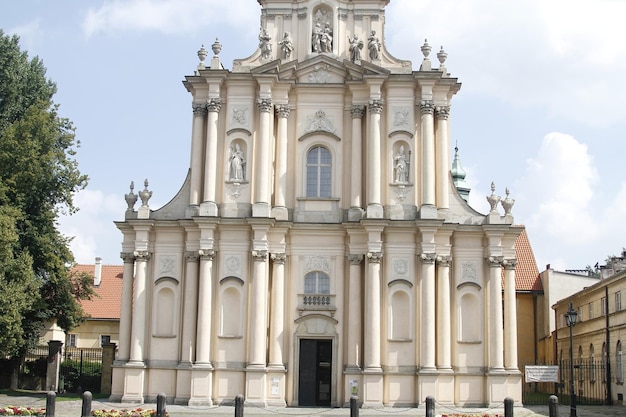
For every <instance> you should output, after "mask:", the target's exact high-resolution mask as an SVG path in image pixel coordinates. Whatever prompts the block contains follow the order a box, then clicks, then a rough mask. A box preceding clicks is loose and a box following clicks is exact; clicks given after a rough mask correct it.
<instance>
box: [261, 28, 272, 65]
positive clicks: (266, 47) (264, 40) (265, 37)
mask: <svg viewBox="0 0 626 417" xmlns="http://www.w3.org/2000/svg"><path fill="white" fill-rule="evenodd" d="M271 40H272V38H271V37H270V35H269V34H268V33H267V30H265V29H263V28H261V33H259V49H261V58H263V59H268V58H269V57H270V56H271V55H272V44H271V43H270V41H271Z"/></svg>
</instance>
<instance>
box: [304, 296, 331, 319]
mask: <svg viewBox="0 0 626 417" xmlns="http://www.w3.org/2000/svg"><path fill="white" fill-rule="evenodd" d="M298 299H299V303H298V311H299V312H300V315H302V313H303V312H304V311H327V312H329V313H330V315H331V316H334V315H335V311H336V310H337V307H335V295H334V294H299V295H298Z"/></svg>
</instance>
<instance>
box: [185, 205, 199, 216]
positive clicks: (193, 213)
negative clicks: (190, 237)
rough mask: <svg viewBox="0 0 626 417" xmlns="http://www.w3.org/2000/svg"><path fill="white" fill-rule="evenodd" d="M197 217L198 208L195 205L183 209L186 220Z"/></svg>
mask: <svg viewBox="0 0 626 417" xmlns="http://www.w3.org/2000/svg"><path fill="white" fill-rule="evenodd" d="M199 215H200V206H199V205H197V204H192V205H190V206H187V208H186V209H185V218H186V219H190V218H192V217H195V216H199Z"/></svg>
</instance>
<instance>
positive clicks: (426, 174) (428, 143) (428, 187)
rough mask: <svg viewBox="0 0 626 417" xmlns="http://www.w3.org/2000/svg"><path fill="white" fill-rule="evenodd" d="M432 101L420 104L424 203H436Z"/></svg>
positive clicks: (433, 107) (432, 204)
mask: <svg viewBox="0 0 626 417" xmlns="http://www.w3.org/2000/svg"><path fill="white" fill-rule="evenodd" d="M434 109H435V106H434V104H433V102H432V101H430V100H424V101H422V103H421V104H420V111H421V113H422V205H430V206H434V205H435V175H436V171H435V132H434V126H433V113H434Z"/></svg>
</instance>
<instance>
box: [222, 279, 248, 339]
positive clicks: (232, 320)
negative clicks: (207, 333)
mask: <svg viewBox="0 0 626 417" xmlns="http://www.w3.org/2000/svg"><path fill="white" fill-rule="evenodd" d="M219 299H220V306H219V337H226V338H240V337H242V335H243V330H242V329H243V280H241V279H240V278H237V277H226V278H224V279H222V280H221V281H220V298H219Z"/></svg>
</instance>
